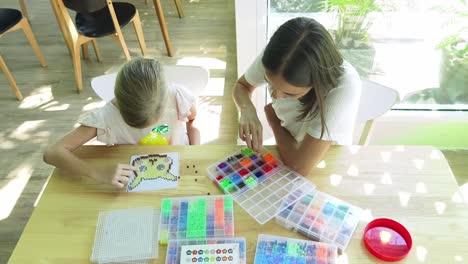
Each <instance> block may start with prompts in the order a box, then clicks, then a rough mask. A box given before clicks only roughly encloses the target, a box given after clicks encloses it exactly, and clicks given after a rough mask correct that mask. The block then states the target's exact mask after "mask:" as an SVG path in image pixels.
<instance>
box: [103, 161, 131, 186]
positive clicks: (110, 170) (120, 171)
mask: <svg viewBox="0 0 468 264" xmlns="http://www.w3.org/2000/svg"><path fill="white" fill-rule="evenodd" d="M134 171H137V169H136V168H135V167H133V166H131V165H129V164H117V165H112V166H108V167H104V168H100V169H98V170H97V173H96V176H95V177H94V178H96V179H97V180H98V181H100V182H102V183H105V184H110V185H113V186H116V187H117V188H124V187H125V186H127V184H128V181H129V180H130V177H132V176H133V175H134V174H133V172H134Z"/></svg>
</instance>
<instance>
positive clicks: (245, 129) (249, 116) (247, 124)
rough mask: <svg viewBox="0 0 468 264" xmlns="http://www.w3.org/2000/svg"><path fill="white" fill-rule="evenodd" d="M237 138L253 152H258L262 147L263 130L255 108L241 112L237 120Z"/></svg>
mask: <svg viewBox="0 0 468 264" xmlns="http://www.w3.org/2000/svg"><path fill="white" fill-rule="evenodd" d="M239 137H240V139H242V140H243V141H245V142H246V143H247V146H248V147H249V148H251V149H253V150H254V151H255V152H260V150H261V148H262V145H263V128H262V123H260V120H259V119H258V116H257V113H256V111H255V108H254V109H253V110H243V111H241V114H240V119H239Z"/></svg>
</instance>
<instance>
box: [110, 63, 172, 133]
mask: <svg viewBox="0 0 468 264" xmlns="http://www.w3.org/2000/svg"><path fill="white" fill-rule="evenodd" d="M114 94H115V98H116V100H117V106H118V108H119V111H120V114H121V115H122V118H123V120H124V121H125V123H127V124H128V125H129V126H132V127H138V128H143V127H147V126H149V125H151V123H150V122H151V121H154V119H158V118H159V117H160V116H161V114H162V112H163V111H164V106H165V102H166V96H167V88H166V82H165V79H164V75H163V72H162V67H161V65H160V64H159V62H158V61H157V60H155V59H147V58H135V59H132V60H131V61H129V62H127V63H126V64H125V65H124V66H123V67H122V69H120V71H119V73H118V74H117V78H116V80H115V90H114Z"/></svg>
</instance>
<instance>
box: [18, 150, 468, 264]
mask: <svg viewBox="0 0 468 264" xmlns="http://www.w3.org/2000/svg"><path fill="white" fill-rule="evenodd" d="M239 148H240V147H239V146H234V145H227V146H214V145H204V146H190V147H183V146H168V147H158V148H155V147H139V146H116V147H105V146H85V147H81V148H80V149H79V150H77V152H76V153H77V154H78V155H79V156H80V157H82V158H84V159H86V160H88V161H89V162H91V163H93V164H99V165H105V164H112V163H128V162H129V159H130V156H132V155H137V154H147V153H158V152H170V151H177V152H180V157H181V164H180V173H181V179H180V183H179V188H178V189H177V190H166V191H159V192H147V193H119V192H116V191H113V190H110V189H107V188H104V187H102V186H98V185H96V184H94V183H89V182H86V181H77V180H70V179H69V178H67V177H66V175H63V174H62V173H61V172H60V171H57V170H56V171H54V173H53V174H52V176H51V178H50V180H49V182H48V185H47V187H46V188H45V190H44V193H43V194H42V198H41V200H40V202H39V204H38V205H37V208H36V209H35V210H34V212H33V214H32V216H31V218H30V220H29V222H28V224H27V226H26V228H25V230H24V232H23V234H22V236H21V238H20V240H19V242H18V244H17V246H16V248H15V250H14V252H13V254H12V256H11V259H10V263H21V264H23V263H88V262H89V257H90V255H91V251H92V247H93V241H94V234H95V228H96V220H97V216H98V213H99V211H103V210H112V209H120V208H131V207H142V206H153V207H157V208H160V199H161V198H163V197H175V196H194V195H207V193H210V194H220V193H221V192H220V191H219V190H218V189H217V187H216V186H215V185H214V184H213V183H212V182H211V180H210V179H209V178H208V177H207V173H206V172H205V169H206V167H207V166H208V165H210V164H212V163H213V162H215V161H217V160H219V159H221V158H223V157H225V156H227V155H229V154H231V153H233V152H235V151H237V150H238V149H239ZM269 150H270V151H271V152H273V153H276V152H275V151H274V147H269ZM320 165H321V166H320V167H321V168H316V169H315V170H314V171H313V173H311V175H309V176H308V178H309V179H310V180H312V181H313V182H314V183H315V184H316V185H317V188H318V189H319V190H321V191H323V192H326V193H329V194H331V195H334V196H336V197H338V198H341V199H344V200H346V201H348V202H350V203H352V204H354V205H357V206H359V207H361V208H363V209H364V210H365V212H366V214H365V216H364V218H363V219H364V220H363V221H361V222H360V223H359V225H358V227H357V230H356V232H355V234H354V236H353V239H352V241H351V242H350V244H349V246H348V248H347V250H346V251H345V253H344V254H343V255H341V256H340V259H339V260H340V261H342V262H341V263H375V262H378V261H377V259H375V258H374V257H372V256H371V255H369V253H367V251H366V249H365V248H364V246H363V244H362V239H361V238H362V235H363V229H364V227H365V224H366V221H369V220H370V219H371V218H372V217H374V218H377V217H388V218H393V219H395V220H398V221H400V222H401V223H402V224H403V225H405V226H406V227H407V228H408V230H409V231H410V232H411V234H412V236H413V249H412V250H411V253H410V255H409V256H408V257H407V258H406V259H405V260H404V261H403V262H405V263H453V262H467V261H468V250H467V249H468V242H467V241H468V225H467V223H468V210H467V207H466V206H465V205H464V204H463V203H462V201H461V198H460V196H459V194H458V193H457V191H458V187H457V184H456V182H455V179H454V177H453V175H452V172H451V170H450V167H449V166H448V164H447V162H446V160H445V158H444V156H443V155H442V153H441V152H440V151H439V150H436V149H434V148H432V147H403V146H400V147H380V146H365V147H355V146H352V147H338V146H336V147H332V148H331V150H330V151H329V152H328V154H327V155H326V158H325V161H324V163H321V164H320ZM194 166H195V167H194ZM195 171H197V172H195ZM234 210H235V234H236V236H239V237H245V238H246V239H247V244H248V245H247V250H248V251H247V255H248V261H247V263H253V258H254V255H255V245H256V240H257V236H258V234H261V233H265V234H275V235H280V236H289V237H297V238H301V237H302V236H301V235H299V234H296V233H293V232H290V231H288V230H286V229H284V228H283V227H281V226H279V225H278V224H276V223H275V221H274V220H272V221H270V222H268V223H267V224H265V225H259V224H258V223H257V222H256V221H255V220H253V219H252V218H251V217H250V216H248V214H247V213H246V212H245V211H243V210H242V209H241V208H240V207H239V206H238V205H237V204H236V205H235V209H234ZM302 238H304V237H302ZM165 250H166V248H165V247H163V246H161V247H160V250H159V252H160V254H159V259H157V260H155V261H153V262H152V263H164V261H165V256H166V254H165ZM272 264H273V263H272Z"/></svg>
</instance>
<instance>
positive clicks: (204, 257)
mask: <svg viewBox="0 0 468 264" xmlns="http://www.w3.org/2000/svg"><path fill="white" fill-rule="evenodd" d="M226 244H237V245H238V249H239V262H236V264H246V263H247V253H246V252H247V244H246V242H245V238H243V237H224V238H221V237H216V238H203V239H174V240H170V241H169V243H168V245H167V252H166V264H179V263H181V258H182V256H184V255H189V258H191V259H192V261H191V262H193V260H195V259H196V262H197V263H214V262H222V263H229V262H228V261H227V260H224V261H223V260H222V259H219V260H217V259H216V258H214V259H213V255H215V254H216V252H206V251H205V252H200V251H199V252H198V253H196V254H193V253H192V254H184V253H185V252H181V248H182V246H185V245H213V246H212V249H211V251H213V250H219V249H217V248H216V247H215V246H214V245H220V246H223V245H226ZM195 248H196V247H195ZM220 249H222V250H225V248H220ZM189 253H190V252H189ZM200 253H201V254H200ZM218 253H221V254H217V255H220V257H224V256H223V253H222V252H218ZM224 253H226V252H224ZM217 257H218V256H217Z"/></svg>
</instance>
